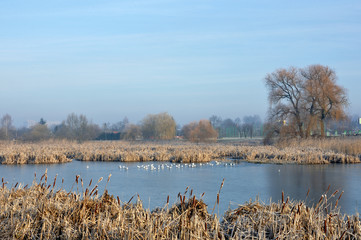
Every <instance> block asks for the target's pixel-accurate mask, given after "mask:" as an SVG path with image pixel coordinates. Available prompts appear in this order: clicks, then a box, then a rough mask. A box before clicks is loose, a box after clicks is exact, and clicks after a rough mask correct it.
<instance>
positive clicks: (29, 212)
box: [0, 173, 361, 239]
mask: <svg viewBox="0 0 361 240" xmlns="http://www.w3.org/2000/svg"><path fill="white" fill-rule="evenodd" d="M110 177H111V176H110V175H109V177H108V179H107V183H108V182H109V181H110ZM56 181H60V179H57V178H56V177H55V179H50V180H48V176H47V173H45V174H44V175H43V176H41V178H40V180H39V181H35V180H34V182H33V184H32V185H31V186H22V185H19V184H16V185H15V186H14V187H11V188H8V187H7V183H6V180H4V179H2V186H1V188H0V204H1V209H2V211H1V212H0V219H1V223H0V225H1V228H0V229H1V230H0V237H1V238H2V239H13V238H16V239H80V238H81V239H244V238H247V239H295V238H297V239H359V238H360V237H361V224H360V218H359V217H358V215H350V216H346V215H342V214H341V213H340V212H339V209H338V201H339V200H340V198H341V197H342V194H343V193H342V192H338V191H335V192H333V193H331V192H329V189H327V191H326V192H325V193H324V194H323V195H322V196H321V197H320V199H319V201H318V202H317V203H316V204H315V205H313V206H307V205H306V204H305V202H302V201H292V200H290V199H289V198H287V197H285V196H284V194H283V193H282V199H281V200H280V201H278V202H270V203H268V204H265V203H262V202H260V201H257V200H256V201H252V200H250V201H249V202H247V203H244V204H242V205H239V206H238V207H237V208H236V209H233V210H228V211H227V212H225V213H224V215H223V216H221V215H219V214H215V212H216V211H214V210H215V209H216V208H217V205H218V204H219V195H220V194H221V189H222V186H223V182H222V184H221V187H220V188H219V191H218V194H217V198H216V199H215V204H214V206H210V207H208V206H207V205H206V204H205V203H204V202H203V200H202V197H203V195H202V196H200V197H196V196H195V195H194V194H193V190H192V189H189V188H187V189H186V190H185V192H184V193H183V192H182V193H179V194H178V201H177V202H176V203H174V204H172V203H170V202H169V197H168V198H167V199H165V200H164V207H161V208H156V209H152V210H151V209H146V208H144V207H143V204H142V201H141V199H140V198H139V196H138V197H137V196H134V198H131V199H129V200H127V201H125V202H122V201H121V200H120V199H119V197H116V196H113V195H109V194H108V192H107V190H106V189H105V190H104V191H102V193H100V192H99V189H98V184H99V183H100V182H101V181H102V179H99V180H98V181H90V182H89V183H88V182H84V181H83V179H82V178H81V177H80V176H78V175H77V176H75V182H74V185H73V188H72V189H71V190H70V191H65V190H64V189H57V188H56V187H55V186H56Z"/></svg>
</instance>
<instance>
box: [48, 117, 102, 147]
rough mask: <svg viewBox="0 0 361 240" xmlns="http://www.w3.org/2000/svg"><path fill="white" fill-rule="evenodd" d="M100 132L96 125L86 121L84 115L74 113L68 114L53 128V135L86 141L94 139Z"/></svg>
mask: <svg viewBox="0 0 361 240" xmlns="http://www.w3.org/2000/svg"><path fill="white" fill-rule="evenodd" d="M99 134H100V128H99V126H98V125H96V124H93V123H91V122H89V121H88V119H87V117H86V116H85V115H82V114H80V115H79V116H78V115H76V114H75V113H71V114H69V115H68V117H67V119H66V120H65V121H63V122H62V123H61V124H60V125H59V126H57V127H56V128H55V136H57V137H58V138H66V139H69V140H77V141H80V142H81V141H86V140H92V139H95V138H96V137H97V136H98V135H99Z"/></svg>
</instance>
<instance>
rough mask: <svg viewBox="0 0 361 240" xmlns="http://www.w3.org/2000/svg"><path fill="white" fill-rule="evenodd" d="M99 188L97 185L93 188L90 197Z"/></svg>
mask: <svg viewBox="0 0 361 240" xmlns="http://www.w3.org/2000/svg"><path fill="white" fill-rule="evenodd" d="M97 188H98V185H95V186H94V187H93V189H92V190H91V191H90V194H89V195H90V196H91V195H92V193H93V192H94V191H95V190H96V189H97Z"/></svg>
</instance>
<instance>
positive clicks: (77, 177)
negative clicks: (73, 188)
mask: <svg viewBox="0 0 361 240" xmlns="http://www.w3.org/2000/svg"><path fill="white" fill-rule="evenodd" d="M79 177H80V176H79V175H76V176H75V182H76V184H78V183H79Z"/></svg>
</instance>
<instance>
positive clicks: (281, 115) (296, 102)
mask: <svg viewBox="0 0 361 240" xmlns="http://www.w3.org/2000/svg"><path fill="white" fill-rule="evenodd" d="M265 82H266V86H267V88H268V90H269V95H268V99H269V102H270V111H269V120H270V121H271V122H275V121H276V122H277V121H278V122H284V121H287V120H288V121H292V122H295V124H296V126H297V129H296V131H297V135H298V136H300V137H301V138H302V137H303V136H304V132H303V119H302V105H303V89H304V81H303V80H302V78H301V77H300V74H299V70H298V69H297V68H295V67H290V68H288V69H278V70H276V71H275V72H273V73H271V74H268V75H267V76H266V78H265Z"/></svg>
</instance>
